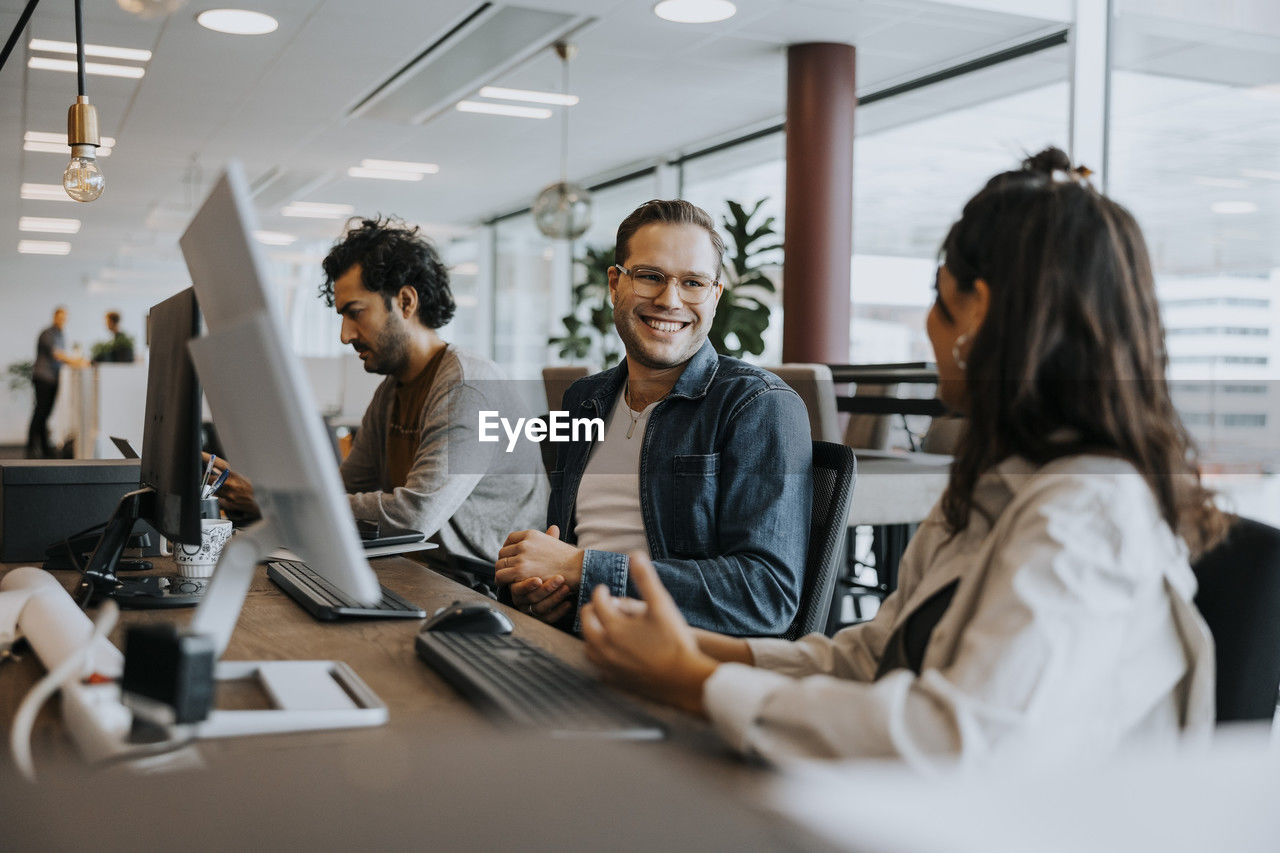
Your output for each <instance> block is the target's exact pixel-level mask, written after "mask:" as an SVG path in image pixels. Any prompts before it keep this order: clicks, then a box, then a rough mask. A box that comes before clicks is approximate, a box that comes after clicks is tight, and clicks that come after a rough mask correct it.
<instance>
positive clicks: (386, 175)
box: [347, 166, 426, 181]
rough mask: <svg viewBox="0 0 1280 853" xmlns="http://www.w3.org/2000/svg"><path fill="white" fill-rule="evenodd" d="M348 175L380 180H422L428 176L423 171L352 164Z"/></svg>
mask: <svg viewBox="0 0 1280 853" xmlns="http://www.w3.org/2000/svg"><path fill="white" fill-rule="evenodd" d="M347 176H348V177H352V178H372V179H374V180H378V181H420V180H422V179H423V178H424V177H426V176H425V175H424V174H422V173H421V172H397V171H393V170H391V169H370V168H368V167H366V166H352V167H351V168H349V169H347Z"/></svg>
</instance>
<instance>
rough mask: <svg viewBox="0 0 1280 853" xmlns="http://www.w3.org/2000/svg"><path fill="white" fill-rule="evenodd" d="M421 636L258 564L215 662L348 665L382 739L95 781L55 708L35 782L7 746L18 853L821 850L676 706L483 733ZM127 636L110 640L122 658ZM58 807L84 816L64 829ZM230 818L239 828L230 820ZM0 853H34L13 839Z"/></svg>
mask: <svg viewBox="0 0 1280 853" xmlns="http://www.w3.org/2000/svg"><path fill="white" fill-rule="evenodd" d="M372 565H373V566H374V568H375V570H376V571H377V573H378V575H379V579H380V580H381V582H382V583H383V584H384V585H385V586H387V587H388V588H390V589H392V590H394V591H395V592H397V593H399V594H401V595H402V596H404V597H405V598H407V599H408V600H410V601H413V602H415V603H417V604H419V605H420V606H421V607H422V608H423V609H424V610H426V611H427V612H428V613H431V612H433V611H434V610H435V609H437V608H439V607H443V606H445V605H447V604H449V603H450V602H452V601H454V600H464V601H466V600H482V598H483V597H482V596H480V595H479V594H478V593H475V592H473V591H471V590H469V589H467V588H465V587H463V586H461V585H459V584H456V583H454V582H453V581H451V580H448V579H447V578H444V577H442V576H440V575H438V574H436V573H434V572H432V571H430V570H429V569H427V568H426V567H424V566H422V565H420V564H418V563H416V562H414V561H412V560H409V559H405V558H403V557H389V558H383V559H379V560H375V561H373V563H372ZM12 567H13V566H11V565H6V566H3V567H2V569H0V570H3V571H7V570H8V569H10V568H12ZM60 575H61V576H62V577H63V579H64V580H65V581H66V583H67V584H68V585H70V584H71V583H72V581H73V580H74V577H73V575H72V574H71V573H65V575H63V574H62V573H60ZM484 600H487V599H484ZM493 606H495V607H500V608H502V609H504V610H505V612H506V613H507V614H508V615H509V616H510V617H511V619H512V621H513V622H514V623H515V625H516V634H517V636H521V637H524V638H526V639H528V640H529V641H531V642H533V643H536V644H537V645H539V646H541V647H543V648H545V649H547V650H548V651H551V652H553V653H554V654H556V655H557V656H559V657H560V658H561V659H562V660H565V661H566V662H568V663H569V664H571V665H573V666H576V667H579V668H583V669H588V670H589V664H588V663H587V662H586V658H585V655H584V653H583V649H582V643H581V642H580V641H579V640H578V639H576V638H575V637H571V636H569V635H567V634H564V633H562V632H560V631H558V630H556V629H554V628H551V627H549V626H547V625H544V624H542V623H540V622H538V621H537V620H535V619H532V618H530V617H529V616H527V615H525V614H522V613H519V612H517V611H515V610H513V609H511V608H505V607H503V606H502V605H498V604H497V603H493ZM190 618H191V611H126V612H124V613H122V619H121V622H122V626H123V625H128V624H138V623H142V622H152V621H168V620H174V621H176V622H178V623H181V624H185V623H186V622H188V621H189V620H190ZM419 624H420V623H419V622H418V621H417V620H390V619H388V620H369V621H349V622H340V623H322V622H317V621H315V620H313V619H312V618H311V616H310V615H308V614H307V613H306V612H305V611H303V610H302V608H300V607H299V606H297V605H296V604H294V602H293V601H292V600H291V599H289V598H287V597H286V596H285V595H284V593H283V592H281V591H280V590H278V589H277V588H276V587H275V586H274V584H272V583H271V582H270V581H268V580H267V578H266V572H265V569H263V568H262V567H259V569H258V573H257V576H256V577H255V579H254V582H253V584H252V586H251V587H250V590H249V595H248V597H247V599H246V601H245V607H244V610H243V612H242V614H241V617H240V621H239V623H238V624H237V627H236V631H235V633H234V634H233V636H232V638H231V642H230V645H229V646H228V648H227V653H226V655H225V657H226V659H228V660H256V659H334V660H342V661H345V662H346V663H348V664H349V665H350V666H351V667H352V668H353V669H354V670H355V671H356V672H357V673H358V674H359V675H360V677H361V678H363V679H364V681H365V682H366V683H367V684H368V685H369V687H370V688H372V689H373V691H374V692H375V693H377V694H378V695H379V696H380V697H381V699H382V701H383V702H385V703H386V705H387V707H388V709H389V713H390V722H389V724H388V725H386V726H381V727H375V728H368V729H350V730H342V731H329V732H314V733H298V734H290V735H275V736H262V737H246V738H236V739H227V740H216V741H201V742H199V744H198V746H197V747H196V750H197V751H198V754H199V757H200V759H201V761H202V762H203V764H204V765H205V767H206V768H207V769H206V771H205V772H202V773H198V774H191V773H183V772H179V773H176V774H174V773H170V774H161V775H160V776H155V777H141V776H135V775H125V774H124V773H123V772H117V773H114V774H113V773H110V772H103V771H94V770H91V769H90V768H87V767H86V766H85V765H84V764H83V763H82V762H81V761H80V759H79V757H78V755H77V754H76V753H75V750H74V747H73V745H72V744H71V742H70V740H69V739H68V738H67V736H66V734H65V732H64V731H63V729H62V725H61V718H60V716H59V715H58V713H57V707H56V704H57V703H56V700H52V701H51V702H50V703H49V705H48V706H46V708H45V709H44V711H43V712H42V714H41V717H40V721H39V724H38V726H37V731H36V736H35V744H34V751H35V756H36V767H37V772H38V773H40V774H41V785H40V786H38V787H36V788H30V787H28V786H24V785H22V784H20V783H19V782H18V781H17V780H16V779H13V778H8V777H12V776H13V775H14V773H15V771H14V769H13V767H12V764H11V759H10V757H9V754H8V750H7V749H5V750H4V757H3V759H2V760H0V786H3V789H4V790H5V791H7V792H15V791H16V792H18V793H17V797H16V799H14V798H10V803H9V805H10V806H11V807H12V808H15V809H19V810H20V811H15V812H14V813H15V814H16V813H22V814H24V815H26V816H27V818H28V820H27V821H26V826H25V827H24V828H25V829H27V830H29V832H21V831H20V832H18V833H16V834H17V835H18V836H20V838H19V839H18V840H19V842H23V841H26V842H27V843H29V844H30V846H31V849H54V848H57V849H63V848H69V847H70V846H71V845H72V844H73V843H81V842H83V843H90V842H92V843H94V844H100V845H104V846H105V847H106V849H114V846H115V845H116V844H117V843H118V844H119V846H120V847H121V848H122V849H148V847H149V846H150V844H152V843H154V844H155V845H156V846H159V847H166V848H171V847H173V846H174V845H175V844H176V843H177V842H178V841H179V840H181V842H182V846H183V847H184V848H185V849H232V848H234V847H238V846H251V847H252V848H255V849H263V848H266V847H268V846H281V843H282V842H287V843H288V844H289V846H290V847H293V848H296V847H300V846H302V845H303V844H307V845H308V846H316V845H318V847H319V849H336V848H339V847H343V848H348V849H349V848H350V847H352V846H356V845H357V844H359V845H360V846H364V847H370V848H374V849H378V848H385V847H394V848H395V849H399V848H400V847H404V846H408V845H409V844H413V845H414V846H423V842H436V844H434V845H430V844H429V845H428V846H440V847H443V848H445V849H449V848H452V847H457V846H462V847H477V846H478V847H492V846H498V845H501V844H507V843H511V844H516V845H519V846H521V847H523V848H529V847H532V848H538V847H548V848H549V847H553V846H562V845H563V844H565V843H568V844H572V845H574V846H594V847H601V846H606V845H607V846H609V847H612V848H622V849H627V848H632V849H654V848H661V847H664V846H666V847H670V846H675V847H678V848H683V847H693V846H705V845H707V844H711V845H712V846H714V847H721V846H733V847H743V846H748V845H750V846H761V845H763V846H766V847H780V848H783V849H799V848H804V849H815V848H816V849H822V848H823V847H824V845H821V844H818V843H816V842H815V841H814V840H813V839H812V838H811V837H809V836H808V835H807V834H806V833H804V832H803V831H800V830H798V829H796V828H795V827H793V826H791V825H790V824H789V823H786V822H785V821H782V820H781V819H780V818H778V817H777V816H775V815H771V814H768V813H764V812H762V811H761V808H762V806H765V805H766V803H765V801H766V800H767V796H766V789H767V788H768V786H769V785H770V784H771V782H772V780H773V779H774V777H773V775H772V774H771V773H768V772H766V771H764V770H762V769H761V768H759V767H756V766H754V765H751V764H749V763H747V762H744V761H742V760H740V759H737V758H735V757H733V756H731V755H730V753H729V752H728V750H727V749H726V748H725V747H724V746H723V745H722V743H721V742H720V741H719V739H718V738H717V737H716V736H715V734H714V732H713V731H712V730H711V728H710V726H709V725H708V724H706V723H705V722H703V721H700V720H696V719H693V718H691V717H688V716H686V715H684V714H681V713H679V712H676V711H673V710H671V709H667V708H660V707H657V706H649V710H650V711H651V712H652V713H654V715H655V716H658V717H659V718H661V719H662V720H663V721H664V722H665V723H666V724H667V725H668V728H669V730H670V733H671V734H670V738H669V739H668V740H667V741H665V742H662V743H648V744H621V743H606V742H590V741H555V740H551V739H548V738H544V737H541V736H537V735H530V734H527V733H524V734H521V733H508V732H505V731H503V730H500V729H498V728H496V727H494V726H493V725H492V724H491V723H490V722H489V721H488V720H486V719H485V718H484V717H482V716H481V715H480V714H478V713H477V712H476V711H475V710H474V709H473V708H472V706H471V705H469V704H468V703H467V702H466V701H465V700H463V699H462V698H461V697H459V696H458V695H457V694H456V693H455V692H454V691H453V690H452V689H451V688H450V687H449V686H448V685H446V684H445V683H444V682H443V681H442V680H441V679H440V678H438V677H437V676H436V674H435V673H434V672H433V671H432V670H431V669H429V668H428V667H427V666H426V665H425V664H424V663H422V662H421V661H420V660H419V659H418V657H417V655H416V654H415V652H414V649H413V638H414V636H415V634H416V632H417V629H418V627H419ZM122 626H121V627H117V629H116V631H115V633H114V634H113V635H112V639H113V641H114V642H116V643H117V645H119V644H121V642H122ZM42 673H43V668H42V667H41V666H40V664H39V663H38V661H36V659H35V656H34V654H27V655H25V656H24V658H23V660H21V661H18V662H11V663H8V664H4V665H3V667H2V668H0V720H4V721H6V722H7V721H10V720H12V718H13V714H14V712H15V710H16V707H17V704H18V703H19V702H20V701H21V698H22V696H23V695H25V693H26V691H27V690H28V689H29V687H30V686H31V685H32V684H33V683H34V682H35V681H36V679H38V678H39V677H40V675H41V674H42ZM219 700H220V701H219V704H220V706H222V707H245V706H253V704H254V700H253V699H252V698H247V697H245V696H243V695H234V694H233V695H228V696H225V697H224V696H220V697H219ZM224 700H225V701H224ZM4 731H5V732H6V733H7V731H8V727H7V725H6V726H5V729H4ZM6 782H7V784H6ZM86 783H88V784H86ZM7 796H8V795H7ZM68 810H70V813H72V814H75V815H77V816H80V818H81V820H80V821H78V822H77V821H68V820H67V819H66V815H67V814H68ZM233 814H234V815H238V816H239V817H236V818H235V819H231V818H230V815H233ZM37 830H38V831H37ZM627 833H630V835H628V834H627ZM5 834H6V835H8V834H9V833H7V832H6V833H5ZM592 839H594V840H592ZM268 842H269V844H268ZM4 846H5V848H6V849H8V850H13V849H26V848H25V847H24V846H23V844H22V843H18V844H17V845H16V846H10V845H9V840H8V839H6V842H5V845H4ZM99 849H101V846H100V847H99Z"/></svg>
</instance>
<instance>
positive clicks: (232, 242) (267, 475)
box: [179, 162, 381, 653]
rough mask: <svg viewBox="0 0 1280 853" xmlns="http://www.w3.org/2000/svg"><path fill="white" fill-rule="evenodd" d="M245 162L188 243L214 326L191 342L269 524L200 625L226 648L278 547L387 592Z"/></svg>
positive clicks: (222, 428) (236, 464)
mask: <svg viewBox="0 0 1280 853" xmlns="http://www.w3.org/2000/svg"><path fill="white" fill-rule="evenodd" d="M249 199H250V192H249V188H248V184H247V182H246V180H245V177H244V174H243V172H242V171H241V169H240V167H239V165H238V164H237V163H234V162H233V163H232V164H230V165H229V166H228V168H227V171H226V173H225V174H224V175H223V176H222V177H221V178H220V179H219V180H218V182H217V184H216V185H215V186H214V188H213V190H212V191H211V192H210V194H209V197H208V199H207V200H206V201H205V203H204V205H203V206H202V207H201V208H200V210H199V211H198V212H197V213H196V215H195V217H194V218H193V219H192V220H191V224H190V226H188V228H187V230H186V233H184V234H183V235H182V238H181V240H180V241H179V242H180V245H181V246H182V253H183V256H184V257H185V258H186V262H187V268H188V270H189V271H190V273H191V281H192V282H193V284H194V285H195V290H196V293H197V294H198V295H199V297H200V306H201V310H202V311H203V312H204V319H205V323H206V325H207V334H206V335H205V336H204V337H201V338H198V339H196V340H194V341H192V342H191V345H190V351H191V355H192V359H193V360H194V362H195V365H196V371H197V373H198V374H199V376H200V380H201V382H202V383H203V385H204V389H205V394H206V395H207V397H208V400H209V406H210V409H211V410H212V411H213V418H214V421H215V422H216V423H217V425H218V433H219V437H220V438H221V439H222V443H223V446H224V448H225V450H226V453H227V459H228V461H229V462H230V464H231V466H232V469H233V470H234V471H237V472H239V473H242V474H243V475H245V476H246V477H248V479H249V480H250V481H251V482H252V483H253V490H254V498H255V500H256V501H257V503H258V506H259V508H260V509H261V511H262V520H261V521H259V522H256V523H255V524H254V525H252V526H251V527H248V528H246V529H245V530H243V531H241V532H240V533H239V534H238V535H237V536H235V537H234V538H233V539H232V541H231V543H230V545H228V546H227V548H225V549H224V550H223V554H222V558H221V559H220V560H219V562H218V565H217V567H216V568H215V570H214V573H213V578H212V580H211V581H210V585H209V589H208V592H207V593H206V595H205V600H204V601H203V602H202V603H201V605H200V608H199V610H197V612H196V616H195V620H194V622H193V625H192V627H193V629H194V630H196V631H198V632H200V633H205V634H210V635H211V636H212V637H213V638H214V642H215V647H216V648H217V649H218V651H219V653H220V652H221V650H222V649H223V648H225V646H226V643H227V640H228V639H229V638H230V636H231V631H232V629H233V628H234V625H235V620H236V618H238V615H239V612H240V606H241V604H242V603H243V599H244V594H245V592H246V591H247V589H248V584H249V581H250V580H251V578H252V574H253V568H254V566H255V565H256V563H257V562H258V561H259V560H261V559H262V558H263V557H265V556H266V554H267V553H268V552H269V551H271V550H274V549H276V548H279V547H284V548H287V549H289V550H290V551H292V552H294V553H296V554H297V555H298V556H299V557H301V558H302V559H303V560H304V561H305V562H306V563H307V565H309V566H310V567H311V568H312V569H313V570H314V571H316V572H317V573H319V574H320V575H322V576H323V577H324V578H325V579H326V580H327V581H328V582H329V583H331V584H333V586H335V587H337V588H338V589H339V590H341V591H342V592H344V593H346V594H347V595H349V596H351V597H352V598H353V599H355V600H357V601H359V602H360V603H362V604H370V605H371V604H374V603H376V602H377V601H379V600H380V597H381V589H380V587H379V585H378V581H377V577H376V575H375V574H374V572H373V569H372V568H371V567H370V566H369V562H368V560H367V559H366V557H365V555H364V549H363V548H362V547H361V545H360V538H359V535H358V533H357V530H356V523H355V519H354V517H353V516H352V514H351V508H350V504H348V502H347V498H346V490H345V488H344V487H343V484H342V478H341V476H340V475H339V473H338V466H337V463H336V461H335V460H334V455H333V451H332V450H331V449H330V447H329V442H328V439H327V438H326V435H325V428H324V424H323V421H322V419H321V417H320V413H319V410H318V409H317V407H316V404H315V401H314V399H313V397H312V394H311V389H310V387H309V384H308V382H307V377H306V374H305V372H304V371H303V369H302V366H301V363H300V362H299V360H298V358H297V356H295V355H294V353H293V352H292V350H291V349H290V347H289V345H288V343H287V339H286V337H285V334H284V323H283V321H282V320H281V312H280V309H279V306H278V305H277V304H276V297H275V295H274V294H273V292H272V290H271V289H270V287H269V286H268V283H267V278H266V276H265V275H264V273H263V269H264V266H263V264H262V261H261V258H260V257H259V255H258V247H257V244H256V243H255V242H254V241H253V239H252V237H251V235H252V233H253V231H254V230H256V228H257V225H256V223H255V217H254V215H253V210H252V207H251V205H250V203H249Z"/></svg>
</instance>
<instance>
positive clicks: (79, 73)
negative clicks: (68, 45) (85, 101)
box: [76, 0, 84, 95]
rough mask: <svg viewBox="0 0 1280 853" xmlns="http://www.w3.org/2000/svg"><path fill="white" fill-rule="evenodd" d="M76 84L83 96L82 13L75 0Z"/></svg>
mask: <svg viewBox="0 0 1280 853" xmlns="http://www.w3.org/2000/svg"><path fill="white" fill-rule="evenodd" d="M76 82H77V83H79V85H80V94H81V95H83V94H84V13H83V11H82V10H81V9H80V0H76Z"/></svg>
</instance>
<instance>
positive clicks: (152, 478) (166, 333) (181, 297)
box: [140, 288, 201, 543]
mask: <svg viewBox="0 0 1280 853" xmlns="http://www.w3.org/2000/svg"><path fill="white" fill-rule="evenodd" d="M149 325H150V329H151V347H150V349H151V357H150V358H151V360H150V364H149V366H148V368H147V409H146V415H145V417H144V424H143V434H142V458H141V460H140V461H141V470H142V476H141V481H142V485H143V486H149V487H150V488H151V489H153V490H154V491H155V503H154V512H153V513H152V514H153V515H154V517H153V518H149V519H148V521H150V522H151V523H152V524H153V525H155V527H156V529H157V530H159V531H160V532H161V533H162V534H164V535H165V536H167V537H168V538H169V539H172V540H174V541H177V542H190V543H198V542H199V541H200V485H201V483H200V476H201V465H200V385H199V383H198V382H197V380H196V372H195V367H194V366H193V365H192V363H191V357H190V355H188V353H187V344H188V343H189V342H190V341H191V340H192V339H193V338H195V337H196V336H197V335H198V334H199V333H200V311H199V308H198V307H197V305H196V295H195V291H194V290H193V289H192V288H187V289H186V290H184V291H182V292H181V293H179V294H177V295H176V296H171V297H169V298H168V299H166V300H164V301H163V302H161V303H159V304H158V305H154V306H152V308H151V316H150V320H149Z"/></svg>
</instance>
